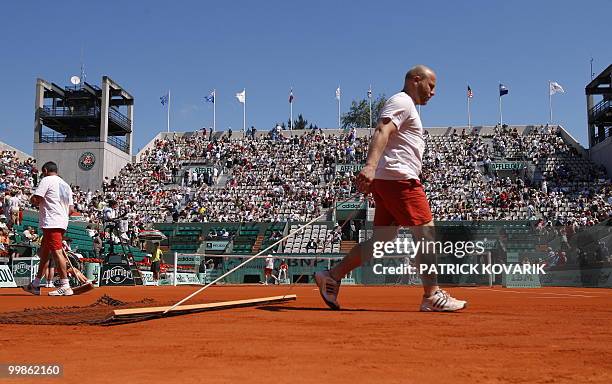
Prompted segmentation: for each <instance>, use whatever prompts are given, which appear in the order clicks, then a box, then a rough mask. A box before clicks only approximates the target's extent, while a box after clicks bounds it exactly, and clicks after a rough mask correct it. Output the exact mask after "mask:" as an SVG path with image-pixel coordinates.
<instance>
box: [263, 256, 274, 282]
mask: <svg viewBox="0 0 612 384" xmlns="http://www.w3.org/2000/svg"><path fill="white" fill-rule="evenodd" d="M273 271H274V257H273V256H272V255H268V257H266V266H265V268H264V281H263V283H264V285H268V280H270V277H272V276H273V275H272V272H273Z"/></svg>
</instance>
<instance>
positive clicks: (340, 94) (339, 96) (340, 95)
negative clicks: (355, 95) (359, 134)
mask: <svg viewBox="0 0 612 384" xmlns="http://www.w3.org/2000/svg"><path fill="white" fill-rule="evenodd" d="M338 89H340V86H339V85H338ZM341 97H342V92H340V93H339V94H338V129H341V128H342V126H341V125H340V98H341Z"/></svg>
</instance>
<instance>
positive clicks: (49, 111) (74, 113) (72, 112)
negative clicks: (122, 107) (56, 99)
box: [40, 106, 100, 117]
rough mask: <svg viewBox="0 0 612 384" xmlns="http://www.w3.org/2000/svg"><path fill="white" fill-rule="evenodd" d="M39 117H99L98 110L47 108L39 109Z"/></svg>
mask: <svg viewBox="0 0 612 384" xmlns="http://www.w3.org/2000/svg"><path fill="white" fill-rule="evenodd" d="M40 116H41V117H99V116H100V108H96V107H92V108H74V107H55V108H54V107H49V106H44V107H42V108H40Z"/></svg>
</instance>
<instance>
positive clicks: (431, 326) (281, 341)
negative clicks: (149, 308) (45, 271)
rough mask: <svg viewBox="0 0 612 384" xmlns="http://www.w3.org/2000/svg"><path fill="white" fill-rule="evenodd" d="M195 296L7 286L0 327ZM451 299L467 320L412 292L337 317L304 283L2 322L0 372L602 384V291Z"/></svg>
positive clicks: (353, 297) (473, 292)
mask: <svg viewBox="0 0 612 384" xmlns="http://www.w3.org/2000/svg"><path fill="white" fill-rule="evenodd" d="M195 289H196V288H195V287H189V286H182V287H105V288H97V289H95V290H94V291H92V292H90V293H88V294H85V295H81V296H73V297H60V298H56V297H48V296H40V297H33V296H30V295H28V294H25V293H22V291H21V290H19V289H3V290H2V291H0V303H1V305H0V316H1V317H2V318H4V319H6V314H7V312H11V311H20V312H22V313H25V312H23V310H24V309H25V308H36V307H53V306H67V307H68V306H88V305H91V304H93V303H95V302H96V301H97V300H98V299H100V297H102V296H103V295H104V294H107V295H109V296H111V297H112V298H113V299H116V300H119V301H122V302H128V303H129V302H133V303H139V304H135V305H140V306H142V305H144V304H143V303H145V304H146V305H149V304H151V305H158V304H168V303H173V302H176V301H178V300H179V299H181V298H183V297H185V296H187V295H188V294H190V293H191V292H193V291H194V290H195ZM451 292H452V294H453V295H455V296H456V297H460V298H465V299H467V300H469V305H470V307H469V309H468V310H466V311H464V312H462V313H420V312H418V311H417V310H418V303H419V300H420V294H421V289H420V288H418V287H362V286H346V287H343V288H342V290H341V293H340V300H341V304H342V305H343V307H344V310H342V311H339V312H333V311H330V310H327V308H326V307H325V306H324V304H323V303H322V301H321V300H320V298H319V294H318V292H317V291H315V286H313V285H304V286H296V287H293V288H289V287H270V286H268V287H265V286H235V287H233V286H214V287H211V288H210V289H208V290H207V291H204V292H203V293H201V294H200V295H198V296H197V297H196V298H195V300H193V301H191V302H190V303H205V302H213V301H225V300H238V299H246V298H256V297H264V296H274V295H284V294H297V295H298V299H297V301H294V302H290V303H283V304H277V305H270V306H263V307H258V308H237V309H228V310H223V311H218V312H206V313H198V314H191V315H183V316H176V317H170V318H164V319H156V320H151V321H145V322H139V323H132V324H124V325H117V326H96V325H94V326H92V325H61V326H58V325H17V324H0V329H2V331H1V332H0V345H2V348H1V349H0V362H2V363H29V364H34V363H37V364H40V363H61V364H63V365H64V377H63V378H62V379H56V380H49V379H38V378H30V379H19V380H11V381H12V382H20V383H21V382H33V383H40V382H51V381H54V382H68V381H71V382H85V383H113V382H115V383H118V382H125V383H157V382H159V383H161V382H164V383H168V382H181V383H203V382H205V383H241V382H243V383H246V382H271V381H272V382H282V383H284V382H294V383H314V382H331V383H336V384H341V383H553V382H554V383H610V382H612V360H611V359H610V358H609V356H610V352H611V351H612V305H611V303H612V290H608V289H585V288H576V289H573V288H541V289H506V288H499V287H496V288H484V287H483V288H453V289H452V290H451ZM45 293H46V291H43V295H44V294H45ZM146 298H148V299H151V300H143V299H146ZM188 304H189V303H188ZM99 307H100V306H98V308H99ZM112 309H113V307H112V306H111V305H109V306H108V312H110V311H111V310H112ZM104 310H106V308H104ZM34 312H36V311H34ZM60 346H61V347H60Z"/></svg>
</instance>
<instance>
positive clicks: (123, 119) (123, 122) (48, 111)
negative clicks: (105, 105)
mask: <svg viewBox="0 0 612 384" xmlns="http://www.w3.org/2000/svg"><path fill="white" fill-rule="evenodd" d="M40 116H41V117H96V118H99V117H100V108H99V107H92V108H74V107H55V108H54V107H50V106H44V107H42V108H40ZM108 119H109V120H110V121H112V122H113V123H115V124H117V125H119V126H121V127H122V128H124V129H126V130H128V131H130V132H131V130H132V122H131V121H130V119H128V118H127V116H125V115H124V114H122V113H121V112H119V110H117V109H116V108H113V107H111V108H109V109H108Z"/></svg>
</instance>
